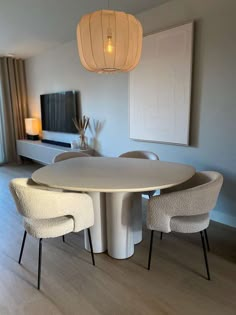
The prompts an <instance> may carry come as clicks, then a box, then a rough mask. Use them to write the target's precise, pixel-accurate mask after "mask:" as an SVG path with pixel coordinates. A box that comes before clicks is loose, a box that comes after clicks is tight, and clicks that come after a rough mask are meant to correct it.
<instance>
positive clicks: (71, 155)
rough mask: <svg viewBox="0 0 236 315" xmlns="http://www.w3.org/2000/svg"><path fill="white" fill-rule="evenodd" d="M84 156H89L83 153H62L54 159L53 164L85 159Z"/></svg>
mask: <svg viewBox="0 0 236 315" xmlns="http://www.w3.org/2000/svg"><path fill="white" fill-rule="evenodd" d="M86 156H87V157H88V156H90V155H89V154H87V153H84V152H79V151H78V152H76V151H71V152H70V151H69V152H63V153H60V154H58V155H56V156H55V157H54V159H53V163H56V162H60V161H64V160H68V159H73V158H77V157H86Z"/></svg>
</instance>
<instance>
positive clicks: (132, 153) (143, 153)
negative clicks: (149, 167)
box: [119, 151, 159, 160]
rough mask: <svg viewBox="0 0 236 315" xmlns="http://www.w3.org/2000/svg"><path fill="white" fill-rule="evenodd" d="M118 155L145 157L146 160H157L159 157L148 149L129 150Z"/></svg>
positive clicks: (136, 157)
mask: <svg viewBox="0 0 236 315" xmlns="http://www.w3.org/2000/svg"><path fill="white" fill-rule="evenodd" d="M119 157H125V158H135V159H147V160H159V157H158V155H157V154H155V153H154V152H150V151H129V152H126V153H123V154H121V155H120V156H119Z"/></svg>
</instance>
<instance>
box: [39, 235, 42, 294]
mask: <svg viewBox="0 0 236 315" xmlns="http://www.w3.org/2000/svg"><path fill="white" fill-rule="evenodd" d="M41 264H42V238H40V239H39V259H38V290H40V280H41Z"/></svg>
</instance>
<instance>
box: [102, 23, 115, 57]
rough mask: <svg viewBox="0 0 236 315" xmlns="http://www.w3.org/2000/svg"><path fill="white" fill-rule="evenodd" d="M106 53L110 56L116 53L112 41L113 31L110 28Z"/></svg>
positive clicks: (105, 48) (106, 42)
mask: <svg viewBox="0 0 236 315" xmlns="http://www.w3.org/2000/svg"><path fill="white" fill-rule="evenodd" d="M104 46H105V47H104V51H105V52H106V53H108V54H112V53H113V51H114V46H113V41H112V31H111V29H110V28H109V29H108V30H107V40H106V41H105V45H104Z"/></svg>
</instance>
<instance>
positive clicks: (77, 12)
mask: <svg viewBox="0 0 236 315" xmlns="http://www.w3.org/2000/svg"><path fill="white" fill-rule="evenodd" d="M167 1H168V0H110V1H109V2H110V8H111V9H115V10H121V11H125V12H127V13H132V14H137V13H140V12H142V11H145V10H147V9H150V8H152V7H155V6H158V5H160V4H162V3H164V2H167ZM107 8H108V0H0V55H8V54H14V55H15V56H16V57H22V58H28V57H31V56H35V55H37V54H40V53H42V52H43V51H45V50H48V49H50V48H52V47H53V46H55V45H58V44H61V43H65V42H68V41H71V40H74V39H75V38H76V25H77V24H78V21H79V20H80V18H81V16H82V15H83V14H85V13H88V12H92V11H95V10H98V9H107Z"/></svg>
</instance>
